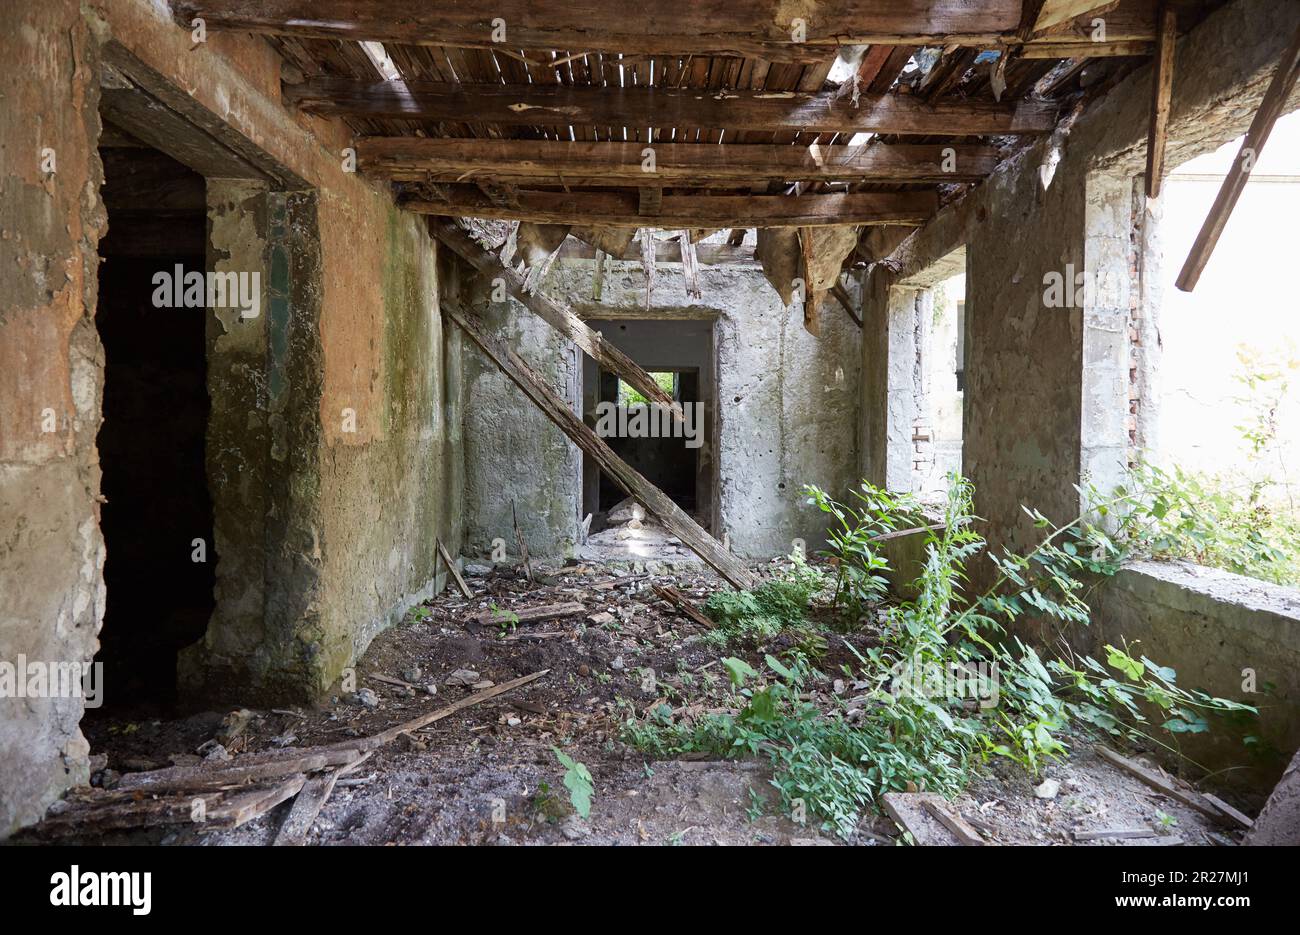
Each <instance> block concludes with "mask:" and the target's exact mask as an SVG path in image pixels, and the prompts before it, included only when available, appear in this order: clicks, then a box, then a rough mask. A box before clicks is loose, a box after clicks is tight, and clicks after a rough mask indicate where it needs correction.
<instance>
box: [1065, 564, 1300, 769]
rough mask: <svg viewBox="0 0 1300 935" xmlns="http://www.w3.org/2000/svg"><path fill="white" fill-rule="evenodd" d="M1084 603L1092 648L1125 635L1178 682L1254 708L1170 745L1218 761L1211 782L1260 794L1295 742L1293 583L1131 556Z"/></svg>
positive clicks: (1297, 698)
mask: <svg viewBox="0 0 1300 935" xmlns="http://www.w3.org/2000/svg"><path fill="white" fill-rule="evenodd" d="M1092 603H1093V610H1094V620H1093V625H1092V627H1090V628H1089V630H1088V635H1089V638H1090V640H1091V642H1092V644H1093V645H1092V646H1091V647H1090V648H1091V650H1092V651H1093V652H1094V653H1098V652H1104V647H1105V645H1106V644H1107V643H1110V644H1112V645H1116V646H1118V645H1122V641H1128V643H1130V644H1133V645H1134V647H1135V648H1134V649H1133V650H1132V652H1133V653H1134V654H1135V655H1146V656H1148V657H1150V658H1151V659H1153V660H1155V661H1156V662H1158V663H1159V664H1160V665H1162V666H1169V667H1170V668H1172V669H1174V670H1175V672H1176V673H1177V681H1178V684H1179V685H1180V686H1182V687H1183V688H1186V689H1198V690H1201V691H1206V692H1209V693H1210V694H1213V695H1215V696H1218V697H1221V698H1230V699H1232V700H1235V701H1240V702H1243V703H1245V704H1249V705H1252V706H1254V707H1257V708H1258V709H1259V710H1260V716H1259V718H1258V720H1255V719H1252V718H1242V719H1239V720H1232V721H1227V720H1224V719H1214V724H1213V729H1212V730H1211V731H1209V732H1208V733H1202V734H1183V735H1181V736H1180V737H1179V748H1180V750H1181V751H1182V753H1183V754H1185V755H1186V756H1187V757H1189V758H1190V759H1191V760H1192V761H1193V762H1195V763H1198V764H1200V765H1202V766H1204V767H1206V768H1207V769H1209V770H1211V771H1217V770H1222V771H1223V772H1221V773H1218V774H1217V775H1216V777H1215V779H1216V782H1217V783H1218V784H1220V785H1227V786H1233V787H1237V788H1241V789H1244V790H1248V791H1251V792H1256V793H1262V794H1266V793H1267V792H1268V791H1269V789H1271V788H1272V787H1273V784H1274V783H1275V782H1276V781H1277V779H1278V777H1279V776H1280V775H1281V773H1282V770H1283V767H1284V766H1285V765H1286V762H1287V759H1288V758H1289V757H1290V756H1291V754H1292V752H1293V751H1295V749H1296V748H1297V747H1300V592H1298V591H1297V590H1296V589H1295V588H1284V587H1280V586H1278V585H1275V584H1269V583H1268V582H1264V581H1257V580H1255V579H1253V578H1246V577H1243V576H1241V575H1235V574H1233V573H1232V572H1227V571H1221V570H1219V569H1215V568H1205V567H1203V566H1199V565H1193V564H1191V563H1190V562H1133V563H1131V564H1129V565H1127V566H1125V567H1124V568H1123V569H1122V570H1121V571H1120V572H1119V573H1118V574H1117V575H1115V576H1114V577H1113V578H1111V579H1108V580H1106V581H1105V582H1103V584H1102V586H1101V588H1099V589H1098V591H1097V592H1095V597H1094V599H1093V601H1092ZM1153 716H1155V717H1158V716H1159V712H1153ZM1247 736H1254V737H1256V738H1258V740H1257V741H1255V742H1252V743H1250V744H1247V743H1245V742H1244V739H1245V737H1247Z"/></svg>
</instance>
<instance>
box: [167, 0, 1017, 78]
mask: <svg viewBox="0 0 1300 935" xmlns="http://www.w3.org/2000/svg"><path fill="white" fill-rule="evenodd" d="M171 6H172V10H173V13H174V15H175V17H176V19H177V20H179V21H180V22H181V23H184V24H186V27H187V28H188V26H189V24H190V23H191V22H192V21H193V19H194V18H195V17H202V18H203V20H204V21H205V23H206V24H207V27H208V29H229V30H238V31H241V32H258V33H271V34H277V35H293V36H313V37H319V38H327V39H352V40H356V41H361V40H373V41H378V42H394V43H402V44H407V45H443V46H459V47H463V48H480V49H489V48H493V47H494V46H495V47H506V48H511V49H569V50H574V51H580V52H622V53H643V54H649V55H684V54H688V53H689V54H695V55H731V56H741V57H745V56H760V57H762V58H765V59H767V60H768V61H774V62H804V63H807V62H817V61H820V60H822V59H824V58H825V57H826V53H827V50H828V49H829V50H830V51H831V53H832V54H833V53H834V51H835V49H836V48H838V47H839V46H841V45H856V44H875V45H884V44H894V45H912V46H918V45H927V44H952V43H955V42H959V43H962V44H966V45H981V46H982V45H996V44H997V43H998V41H999V40H1000V39H1002V38H1004V37H1005V36H1007V35H1008V34H1011V33H1014V31H1015V30H1016V28H1017V26H1018V24H1019V20H1020V0H981V2H979V3H970V2H969V0H872V2H871V3H860V2H856V0H818V2H817V3H815V4H795V5H791V4H789V3H787V2H785V0H755V2H750V3H733V2H730V0H691V2H690V3H681V2H679V0H641V2H638V3H633V4H610V3H586V2H583V3H556V4H546V5H544V6H545V9H544V10H543V9H541V8H540V7H541V6H542V5H539V4H538V3H536V2H535V0H494V2H493V3H491V4H486V5H484V4H472V3H429V2H428V0H172V2H171ZM503 42H504V46H503V45H502V43H503Z"/></svg>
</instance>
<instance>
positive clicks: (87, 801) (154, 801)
mask: <svg viewBox="0 0 1300 935" xmlns="http://www.w3.org/2000/svg"><path fill="white" fill-rule="evenodd" d="M94 792H95V793H98V794H96V795H93V796H90V795H87V796H86V797H84V798H81V799H79V800H76V801H73V800H72V794H70V795H69V799H68V801H69V807H67V808H65V809H64V811H62V812H60V813H58V814H55V815H50V816H48V817H47V818H45V819H43V820H42V821H41V822H40V823H39V824H37V825H36V826H35V827H34V828H33V829H32V833H33V834H34V835H35V836H36V837H38V838H65V837H80V836H86V837H94V836H97V835H99V834H103V833H104V832H107V831H123V830H127V829H130V828H144V827H151V826H155V825H186V824H190V823H191V822H193V821H194V820H195V816H196V815H200V814H206V812H207V809H208V808H209V807H213V806H215V805H216V804H217V803H218V802H220V801H221V797H222V793H220V792H203V793H184V794H172V795H167V796H161V797H158V798H154V797H152V796H141V794H140V793H133V794H131V795H118V794H117V792H116V790H114V791H111V792H109V791H105V790H102V789H95V790H94ZM200 803H201V804H200Z"/></svg>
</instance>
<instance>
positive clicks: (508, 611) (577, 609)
mask: <svg viewBox="0 0 1300 935" xmlns="http://www.w3.org/2000/svg"><path fill="white" fill-rule="evenodd" d="M586 612H587V608H586V607H584V606H583V605H582V604H579V603H578V602H577V601H572V602H570V603H567V604H542V605H540V606H537V607H503V608H500V609H498V610H485V611H483V612H482V613H479V614H475V615H474V617H473V620H474V622H475V623H478V624H480V625H482V626H488V625H490V624H495V625H498V626H500V625H501V624H506V623H543V622H545V621H547V620H559V619H560V618H561V617H572V616H574V615H575V614H582V613H586Z"/></svg>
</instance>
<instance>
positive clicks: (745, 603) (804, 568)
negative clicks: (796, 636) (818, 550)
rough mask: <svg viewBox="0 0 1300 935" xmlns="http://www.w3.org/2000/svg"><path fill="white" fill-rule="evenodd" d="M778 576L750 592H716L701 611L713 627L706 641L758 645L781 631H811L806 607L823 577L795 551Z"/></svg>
mask: <svg viewBox="0 0 1300 935" xmlns="http://www.w3.org/2000/svg"><path fill="white" fill-rule="evenodd" d="M790 561H791V566H790V568H789V570H788V571H786V572H784V573H783V574H781V575H780V576H778V577H776V578H774V579H772V580H771V581H766V582H764V583H763V584H761V585H759V586H758V587H756V588H755V589H754V590H752V591H732V590H722V591H716V592H714V594H713V595H712V596H711V597H710V598H709V599H708V601H707V602H706V603H705V605H704V612H705V613H706V614H708V616H709V618H710V619H712V620H713V621H714V623H716V624H717V626H716V628H715V629H714V630H712V631H710V633H709V634H708V637H707V638H708V639H709V640H710V641H711V642H714V643H716V644H717V645H719V646H759V645H762V644H763V643H764V642H766V641H767V640H770V639H771V638H772V637H774V636H776V635H777V634H778V633H780V632H781V631H782V630H802V631H807V630H809V629H810V628H811V624H810V623H809V621H808V618H807V613H808V605H809V603H810V602H811V600H812V598H813V595H815V594H816V593H817V592H818V591H820V590H822V588H823V587H825V585H826V577H825V575H823V574H822V572H821V571H819V570H818V569H816V568H814V567H812V566H811V565H809V564H808V562H807V561H806V560H805V559H804V557H803V556H802V555H801V554H799V553H798V552H796V553H794V554H792V555H791V556H790Z"/></svg>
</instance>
